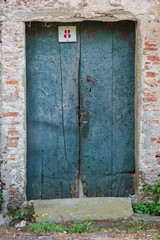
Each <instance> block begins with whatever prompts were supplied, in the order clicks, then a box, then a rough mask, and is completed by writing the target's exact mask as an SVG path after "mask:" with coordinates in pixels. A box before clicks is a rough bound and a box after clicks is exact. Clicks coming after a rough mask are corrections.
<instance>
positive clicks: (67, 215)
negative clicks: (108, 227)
mask: <svg viewBox="0 0 160 240" xmlns="http://www.w3.org/2000/svg"><path fill="white" fill-rule="evenodd" d="M34 209H35V214H36V216H38V217H37V218H36V220H37V221H42V219H45V220H49V221H51V222H55V223H59V222H62V221H64V222H66V221H74V220H85V219H86V216H88V215H89V216H90V219H92V220H105V219H116V218H125V217H127V218H128V217H130V216H131V215H132V214H133V210H132V206H131V200H130V198H114V197H102V198H98V197H97V198H70V199H53V200H34ZM43 214H47V216H45V217H42V215H43ZM40 217H41V218H40Z"/></svg>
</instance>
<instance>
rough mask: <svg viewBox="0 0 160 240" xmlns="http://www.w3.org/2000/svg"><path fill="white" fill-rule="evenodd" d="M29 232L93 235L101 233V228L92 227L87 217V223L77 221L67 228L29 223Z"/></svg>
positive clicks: (52, 224)
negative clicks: (93, 233)
mask: <svg viewBox="0 0 160 240" xmlns="http://www.w3.org/2000/svg"><path fill="white" fill-rule="evenodd" d="M28 230H29V231H32V232H60V233H63V232H68V233H84V232H86V233H92V232H97V231H99V228H98V227H94V226H92V221H91V220H90V219H89V217H87V218H86V221H84V222H81V221H78V220H77V221H75V222H74V223H73V224H72V225H71V226H70V227H68V226H65V225H64V224H63V225H61V224H54V223H51V222H48V221H45V222H40V223H29V228H28Z"/></svg>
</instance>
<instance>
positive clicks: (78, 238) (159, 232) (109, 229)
mask: <svg viewBox="0 0 160 240" xmlns="http://www.w3.org/2000/svg"><path fill="white" fill-rule="evenodd" d="M136 219H137V217H136ZM158 219H159V217H158ZM69 224H71V223H69ZM69 224H68V225H69ZM145 224H146V223H145V222H144V221H142V222H141V223H140V224H139V226H142V225H143V226H145V227H144V228H143V231H136V230H134V231H133V229H132V228H133V227H134V226H136V220H134V219H133V218H132V219H127V220H126V219H121V220H119V221H118V220H116V221H113V220H106V221H94V222H93V225H94V226H99V228H101V229H102V228H103V231H102V232H99V233H92V234H91V233H88V234H87V233H85V234H69V233H41V234H39V233H33V232H29V231H28V227H27V226H26V227H23V228H18V229H16V228H15V227H7V226H5V227H0V240H12V239H20V240H25V239H28V240H38V239H40V240H51V239H52V240H63V239H65V240H92V239H93V240H94V239H96V240H104V239H105V240H112V239H114V240H121V239H122V240H132V239H134V240H140V239H143V240H147V239H160V223H159V221H158V222H152V221H149V222H148V223H147V224H146V225H145ZM119 229H123V230H119ZM131 229H132V231H131ZM156 236H157V237H156Z"/></svg>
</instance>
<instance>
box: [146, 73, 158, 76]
mask: <svg viewBox="0 0 160 240" xmlns="http://www.w3.org/2000/svg"><path fill="white" fill-rule="evenodd" d="M147 76H148V77H156V73H154V72H147Z"/></svg>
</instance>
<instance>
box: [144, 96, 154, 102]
mask: <svg viewBox="0 0 160 240" xmlns="http://www.w3.org/2000/svg"><path fill="white" fill-rule="evenodd" d="M143 100H144V102H156V101H157V98H156V97H147V98H143Z"/></svg>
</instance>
